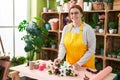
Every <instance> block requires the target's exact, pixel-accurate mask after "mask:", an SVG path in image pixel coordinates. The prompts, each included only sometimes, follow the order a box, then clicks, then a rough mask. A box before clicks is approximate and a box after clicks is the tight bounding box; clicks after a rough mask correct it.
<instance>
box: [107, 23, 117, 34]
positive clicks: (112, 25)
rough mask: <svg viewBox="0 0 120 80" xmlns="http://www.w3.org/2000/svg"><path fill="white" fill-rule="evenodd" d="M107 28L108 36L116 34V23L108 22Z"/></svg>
mask: <svg viewBox="0 0 120 80" xmlns="http://www.w3.org/2000/svg"><path fill="white" fill-rule="evenodd" d="M108 27H109V33H110V34H112V33H116V32H117V23H116V22H113V21H111V22H109V23H108Z"/></svg>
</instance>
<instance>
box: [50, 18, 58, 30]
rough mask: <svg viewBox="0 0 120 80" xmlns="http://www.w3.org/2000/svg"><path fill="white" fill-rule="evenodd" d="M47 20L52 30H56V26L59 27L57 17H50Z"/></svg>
mask: <svg viewBox="0 0 120 80" xmlns="http://www.w3.org/2000/svg"><path fill="white" fill-rule="evenodd" d="M48 22H49V23H50V26H51V29H52V30H58V28H59V19H58V18H53V19H50V20H49V21H48Z"/></svg>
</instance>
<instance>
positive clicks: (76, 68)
mask: <svg viewBox="0 0 120 80" xmlns="http://www.w3.org/2000/svg"><path fill="white" fill-rule="evenodd" d="M73 66H74V67H75V70H80V68H81V66H80V65H79V64H77V63H76V64H74V65H73Z"/></svg>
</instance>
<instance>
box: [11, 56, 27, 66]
mask: <svg viewBox="0 0 120 80" xmlns="http://www.w3.org/2000/svg"><path fill="white" fill-rule="evenodd" d="M25 62H26V58H25V57H24V56H20V57H13V58H12V59H11V66H16V65H20V64H24V63H25Z"/></svg>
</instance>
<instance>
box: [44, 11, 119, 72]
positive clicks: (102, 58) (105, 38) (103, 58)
mask: <svg viewBox="0 0 120 80" xmlns="http://www.w3.org/2000/svg"><path fill="white" fill-rule="evenodd" d="M84 12H85V21H86V23H89V22H90V21H91V20H92V15H93V13H98V14H99V15H102V14H104V15H105V18H104V32H103V33H99V32H95V35H96V44H98V45H99V46H101V44H103V46H102V48H103V50H104V51H103V52H104V55H101V52H100V51H101V50H100V48H98V49H97V48H96V53H97V54H95V59H96V60H97V61H96V67H97V68H98V69H103V68H105V67H106V66H109V65H110V64H112V65H114V63H113V62H119V61H120V59H118V58H110V57H107V55H108V53H109V52H112V51H114V50H116V49H117V48H120V44H119V43H120V34H109V33H108V22H109V21H116V22H118V17H117V14H118V13H120V10H92V11H84ZM67 16H68V13H67V12H60V13H56V12H55V13H42V17H43V18H44V19H45V21H47V20H49V19H50V18H54V17H56V18H59V20H60V21H59V29H58V31H52V30H49V32H50V33H51V34H56V33H57V34H56V35H55V36H53V38H54V37H56V36H57V37H58V44H57V47H58V45H59V42H60V40H61V33H62V30H63V28H64V26H65V25H66V24H65V23H64V22H63V19H64V18H65V17H67ZM111 16H112V18H111ZM118 32H119V31H118ZM96 46H97V45H96ZM43 49H44V50H46V51H48V53H49V52H51V53H53V51H54V52H55V53H58V49H52V48H43ZM49 50H50V51H49ZM53 55H54V54H53ZM53 55H52V56H53ZM117 67H119V66H117ZM118 70H119V71H120V69H118Z"/></svg>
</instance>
